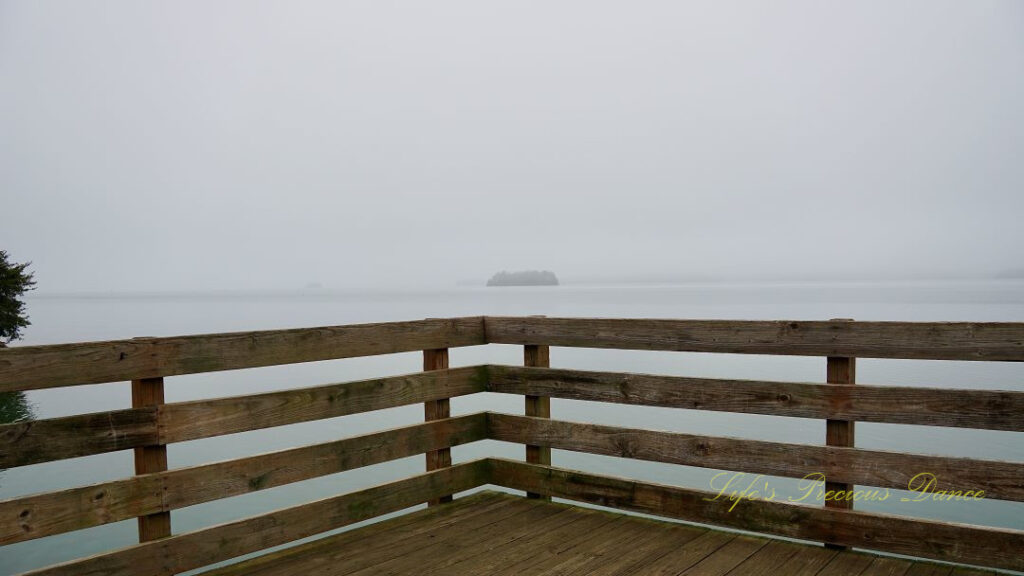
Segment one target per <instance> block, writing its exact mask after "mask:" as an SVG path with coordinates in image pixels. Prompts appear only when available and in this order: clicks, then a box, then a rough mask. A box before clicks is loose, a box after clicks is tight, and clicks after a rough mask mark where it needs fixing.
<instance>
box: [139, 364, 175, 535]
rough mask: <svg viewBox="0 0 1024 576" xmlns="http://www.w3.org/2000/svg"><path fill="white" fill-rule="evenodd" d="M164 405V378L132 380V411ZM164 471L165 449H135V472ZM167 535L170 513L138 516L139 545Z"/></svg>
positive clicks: (148, 447)
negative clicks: (133, 409)
mask: <svg viewBox="0 0 1024 576" xmlns="http://www.w3.org/2000/svg"><path fill="white" fill-rule="evenodd" d="M163 403H164V379H163V378H143V379H141V380H132V408H147V407H152V406H160V405H161V404H163ZM166 470H167V446H166V445H163V444H156V445H153V446H140V447H138V448H136V449H135V473H136V474H151V473H153V472H164V471H166ZM170 535H171V513H170V512H157V513H155V514H149V515H146V516H139V542H149V541H150V540H157V539H160V538H164V537H166V536H170Z"/></svg>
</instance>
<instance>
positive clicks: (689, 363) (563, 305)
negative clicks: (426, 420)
mask: <svg viewBox="0 0 1024 576" xmlns="http://www.w3.org/2000/svg"><path fill="white" fill-rule="evenodd" d="M28 306H29V313H30V315H31V320H32V326H31V327H30V328H29V330H28V331H27V333H26V338H25V340H24V341H23V342H21V343H20V344H24V345H29V344H50V343H60V342H74V341H87V340H107V339H120V338H131V337H136V336H171V335H180V334H198V333H209V332H228V331H241V330H263V329H272V328H293V327H305V326H323V325H337V324H353V323H363V322H385V321H393V320H413V319H420V318H428V317H450V316H475V315H483V314H487V315H533V314H543V315H547V316H589V317H598V316H600V317H635V318H701V319H709V318H719V319H763V320H778V319H786V320H790V319H792V320H822V319H829V318H855V319H857V320H910V321H1015V322H1020V321H1024V282H1022V281H977V282H966V281H964V282H906V283H842V284H829V283H813V284H812V283H801V284H780V283H772V284H722V285H711V284H695V285H656V286H584V285H579V286H573V285H567V286H560V287H550V288H546V287H545V288H482V287H480V288H476V287H458V288H451V289H445V290H429V291H427V290H424V291H348V292H328V291H305V292H296V293H262V294H252V293H214V294H190V295H160V294H151V295H142V294H140V295H131V296H124V295H111V296H95V295H93V296H74V297H72V296H43V295H33V297H31V298H30V299H29V301H28ZM521 362H522V349H521V347H517V346H506V345H489V346H476V347H470V348H458V349H453V350H452V351H451V365H452V367H457V366H465V365H471V364H480V363H506V364H520V363H521ZM551 363H552V366H554V367H558V368H579V369H590V370H611V371H623V372H647V373H658V374H669V375H685V376H706V377H720V378H751V379H766V380H793V381H807V382H823V381H824V378H825V360H824V359H823V358H803V357H768V356H744V355H712V354H692V353H672V352H669V353H666V352H645V351H618V350H588V349H569V348H553V349H552V351H551ZM420 368H421V355H420V354H419V353H409V354H395V355H389V356H379V357H371V358H354V359H345V360H335V361H328V362H314V363H309V364H297V365H290V366H277V367H268V368H256V369H249V370H237V371H231V372H221V373H212V374H197V375H188V376H176V377H172V378H168V379H167V381H166V395H167V401H168V402H177V401H183V400H192V399H198V398H210V397H218V396H229V395H240V394H251V393H255V392H265V391H272V390H281V389H287V388H300V387H306V386H313V385H317V384H327V383H332V382H343V381H347V380H354V379H360V378H371V377H378V376H385V375H393V374H403V373H409V372H416V371H418V370H420ZM857 380H858V382H860V383H864V384H890V385H900V386H935V387H949V388H985V389H1003V390H1016V391H1024V363H1019V364H1014V363H971V362H948V361H916V360H915V361H911V360H872V359H862V360H859V361H858V365H857ZM26 398H27V401H28V403H29V404H30V406H31V409H32V411H33V414H34V416H35V417H36V418H52V417H56V416H65V415H70V414H79V413H84V412H94V411H102V410H113V409H120V408H125V407H128V406H130V404H131V402H130V390H129V385H128V384H127V383H112V384H101V385H94V386H80V387H73V388H63V389H54V390H45V391H33V392H30V393H28V394H26ZM522 403H523V402H522V397H514V396H505V395H499V394H481V395H477V396H473V397H470V398H456V399H453V400H452V412H453V414H454V415H459V414H466V413H471V412H476V411H480V410H496V411H504V412H510V413H519V414H521V413H522ZM552 413H553V414H552V415H553V416H554V417H555V418H559V419H564V420H576V421H588V422H598V423H605V424H615V425H623V426H633V427H642V428H649V429H656V430H671V431H678V432H690V433H702V434H712V435H724V436H735V437H742V438H752V439H758V440H770V441H780V442H798V443H807V444H822V443H823V442H824V436H825V424H824V422H823V421H819V420H805V419H798V418H785V417H773V416H759V415H746V414H725V413H710V412H700V411H689V410H672V409H660V408H648V407H634V406H619V405H602V404H596V403H587V402H574V401H560V400H555V401H553V403H552ZM422 418H423V413H422V407H421V406H418V405H417V406H409V407H403V408H397V409H391V410H385V411H380V412H374V413H370V414H362V415H356V416H348V417H344V418H336V419H330V420H324V421H319V422H309V423H303V424H296V425H292V426H286V427H281V428H273V429H269V430H259V431H254V432H247V433H243V434H235V435H230V436H223V437H219V438H209V439H204V440H198V441H193V442H185V443H181V444H175V445H172V446H170V448H169V455H168V457H169V461H170V462H169V463H170V466H171V467H172V468H176V467H181V466H189V465H194V464H200V463H206V462H211V461H217V460H226V459H232V458H238V457H241V456H246V455H252V454H258V453H261V452H267V451H272V450H279V449H284V448H289V447H294V446H301V445H305V444H311V443H317V442H325V441H329V440H332V439H337V438H340V437H345V436H352V435H357V434H363V433H366V432H370V431H375V430H381V429H386V428H391V427H395V426H402V425H407V424H412V423H415V422H419V421H422ZM857 445H858V446H859V447H862V448H873V449H883V450H896V451H904V452H914V453H923V454H940V455H950V456H967V457H972V458H983V459H997V460H1011V461H1018V462H1020V461H1024V433H1018V432H993V431H974V430H962V429H955V428H938V427H923V426H901V425H889V424H868V423H859V424H858V425H857ZM522 452H523V448H522V447H521V446H516V445H511V444H506V443H501V442H495V441H485V442H480V443H477V444H473V445H470V446H463V447H456V448H454V449H453V459H454V460H455V461H456V462H459V461H466V460H471V459H475V458H479V457H483V456H488V455H497V456H505V457H510V458H521V457H522ZM553 462H554V464H555V465H557V466H564V467H569V468H577V469H582V470H587V471H592V472H597V473H604V474H612V475H617V476H629V477H634V478H638V479H643V480H650V481H656V482H661V483H666V484H676V485H683V486H691V487H695V488H701V489H710V484H709V483H710V482H711V480H712V478H713V477H714V475H715V474H716V473H717V471H714V470H704V469H699V468H690V467H684V466H675V465H668V464H657V463H647V462H636V461H631V460H622V459H617V458H610V457H601V456H591V455H583V454H576V453H571V452H563V451H557V450H556V451H554V454H553ZM422 470H423V457H422V456H420V457H416V458H407V459H403V460H398V461H395V462H390V463H386V464H381V465H377V466H371V467H368V468H365V469H361V470H356V471H352V472H345V473H342V474H336V475H332V476H326V477H323V478H318V479H315V480H309V481H305V482H299V483H296V484H292V485H289V486H283V487H279V488H273V489H270V490H265V491H261V492H257V493H254V494H248V495H245V496H239V497H235V498H229V499H225V500H219V501H216V502H211V503H208V504H201V505H197V506H192V507H189V508H185V509H182V510H177V511H174V512H173V513H172V526H173V530H174V532H175V533H180V532H186V531H190V530H195V529H197V528H201V527H203V526H209V525H211V524H216V523H221V522H225V521H230V520H235V519H238V518H243V517H246V516H251V515H254V514H259V513H262V512H266V511H270V510H273V509H276V508H281V507H286V506H292V505H295V504H300V503H303V502H307V501H310V500H314V499H317V498H323V497H327V496H331V495H335V494H339V493H344V492H349V491H353V490H358V489H361V488H365V487H368V486H372V485H375V484H378V483H381V482H387V481H391V480H396V479H399V478H402V477H405V476H410V475H413V474H417V473H419V472H421V471H422ZM132 473H133V470H132V454H131V452H130V451H124V452H117V453H112V454H104V455H98V456H90V457H86V458H76V459H71V460H64V461H60V462H51V463H46V464H40V465H35V466H27V467H23V468H17V469H11V470H6V471H2V472H0V499H8V498H13V497H17V496H22V495H26V494H32V493H37V492H43V491H50V490H57V489H62V488H70V487H75V486H81V485H86V484H90V483H95V482H103V481H107V480H113V479H117V478H123V477H126V476H131V475H132ZM769 481H770V482H771V484H772V486H773V487H774V488H775V489H776V491H777V493H778V494H779V497H780V498H781V497H784V496H786V495H794V496H795V495H797V494H798V491H797V490H798V489H797V486H796V481H795V480H788V479H782V478H771V479H769ZM893 495H894V496H893V498H890V499H889V500H888V501H886V502H861V503H858V508H859V509H863V510H881V511H885V512H890V513H898V514H904V515H908V516H916V517H921V518H934V519H942V520H950V521H956V522H968V523H974V524H985V525H991V526H1003V527H1010V528H1015V529H1024V504H1021V503H1007V502H1000V501H981V502H966V503H965V502H962V503H952V502H944V503H928V504H926V503H921V502H906V503H901V502H899V501H898V496H901V495H904V494H903V493H900V492H898V491H894V492H893ZM135 542H136V528H135V521H134V520H130V521H125V522H118V523H115V524H110V525H106V526H100V527H97V528H92V529H88V530H83V531H79V532H74V533H69V534H62V535H59V536H54V537H50V538H43V539H39V540H35V541H30V542H24V543H20V544H15V545H11V546H6V547H2V548H0V574H14V573H18V572H21V571H24V570H28V569H31V568H35V567H39V566H44V565H47V564H51V563H54V562H59V561H63V560H68V559H72V558H76V557H80V556H83V555H87V554H91V553H97V552H102V551H105V550H111V549H115V548H119V547H123V546H128V545H131V544H133V543H135Z"/></svg>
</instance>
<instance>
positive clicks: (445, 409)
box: [423, 348, 452, 506]
mask: <svg viewBox="0 0 1024 576" xmlns="http://www.w3.org/2000/svg"><path fill="white" fill-rule="evenodd" d="M447 369H448V349H447V348H436V349H433V350H424V351H423V370H447ZM423 414H424V417H425V420H426V421H427V422H430V421H431V420H441V419H443V418H449V417H450V416H451V415H452V409H451V400H449V399H448V398H442V399H440V400H430V401H427V402H424V403H423ZM451 465H452V449H451V448H441V449H440V450H432V451H430V452H427V472H430V471H432V470H438V469H440V468H447V467H449V466H451ZM451 501H452V495H451V494H449V495H447V496H441V497H440V498H439V499H437V500H431V501H430V502H428V503H427V506H436V505H438V504H444V503H446V502H451Z"/></svg>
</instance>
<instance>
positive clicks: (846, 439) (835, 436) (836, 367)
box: [825, 356, 929, 549]
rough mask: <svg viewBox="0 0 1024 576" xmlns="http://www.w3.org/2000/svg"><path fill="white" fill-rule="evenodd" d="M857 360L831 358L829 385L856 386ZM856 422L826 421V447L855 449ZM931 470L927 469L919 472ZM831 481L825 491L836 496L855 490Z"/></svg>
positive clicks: (848, 503)
mask: <svg viewBox="0 0 1024 576" xmlns="http://www.w3.org/2000/svg"><path fill="white" fill-rule="evenodd" d="M856 373H857V359H856V358H843V357H837V356H829V357H828V359H827V360H826V365H825V377H826V382H827V383H828V384H854V383H855V382H856V381H857V377H856ZM855 427H856V422H853V421H850V420H832V419H829V420H825V445H826V446H842V447H853V446H855V445H856V440H855V432H856V428H855ZM925 470H929V469H927V468H923V469H919V471H925ZM829 478H830V479H831V480H830V481H827V482H825V490H827V491H829V492H833V493H835V494H840V493H842V494H848V493H850V492H851V491H852V490H853V484H850V483H844V482H836V481H835V480H834V476H832V475H830V476H829ZM825 506H826V507H828V508H843V509H852V508H853V507H854V501H853V500H850V499H846V498H833V499H826V500H825ZM825 547H826V548H834V549H842V547H841V546H836V545H834V544H825Z"/></svg>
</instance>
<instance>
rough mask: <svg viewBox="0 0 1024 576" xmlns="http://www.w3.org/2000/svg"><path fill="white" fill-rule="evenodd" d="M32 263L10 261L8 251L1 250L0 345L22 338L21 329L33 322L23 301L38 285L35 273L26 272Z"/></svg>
mask: <svg viewBox="0 0 1024 576" xmlns="http://www.w3.org/2000/svg"><path fill="white" fill-rule="evenodd" d="M30 264H32V263H31V262H26V263H24V264H18V263H17V262H9V261H8V260H7V251H5V250H0V347H3V346H6V345H7V343H9V342H11V341H12V340H17V339H18V338H21V329H22V328H25V327H26V326H28V325H29V324H31V322H29V321H28V315H27V314H25V303H24V302H22V301H21V297H22V295H24V294H25V292H28V291H29V290H32V289H33V288H35V285H36V283H35V280H33V279H32V276H33V274H32V273H31V272H25V269H26V268H28V267H29V265H30Z"/></svg>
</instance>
